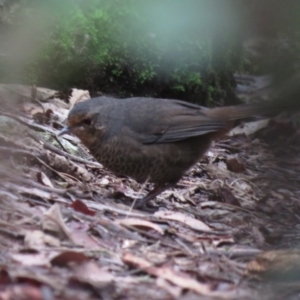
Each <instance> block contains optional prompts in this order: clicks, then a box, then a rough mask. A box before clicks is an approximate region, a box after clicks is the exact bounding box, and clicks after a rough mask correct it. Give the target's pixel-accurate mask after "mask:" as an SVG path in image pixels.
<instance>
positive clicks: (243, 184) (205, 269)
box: [0, 85, 300, 300]
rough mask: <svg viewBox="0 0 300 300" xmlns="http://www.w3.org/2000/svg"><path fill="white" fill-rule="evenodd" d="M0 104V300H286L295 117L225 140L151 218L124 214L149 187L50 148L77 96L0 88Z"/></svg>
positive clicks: (159, 202) (65, 144)
mask: <svg viewBox="0 0 300 300" xmlns="http://www.w3.org/2000/svg"><path fill="white" fill-rule="evenodd" d="M59 97H60V98H59ZM0 98H1V101H3V99H4V98H5V101H4V102H5V103H4V104H5V105H3V107H2V108H1V115H0V152H1V168H0V176H1V181H0V186H1V188H0V195H1V198H0V199H1V200H0V225H1V226H0V235H1V239H0V250H1V251H0V262H1V267H0V282H1V284H0V299H72V300H77V299H78V300H79V299H183V300H192V299H295V298H293V296H295V295H297V293H298V292H299V288H298V285H297V283H299V279H300V276H299V274H300V266H299V263H298V261H299V258H300V254H299V250H297V247H298V245H299V241H300V235H299V230H298V227H299V219H300V202H299V199H300V190H299V186H300V176H299V175H300V158H299V156H298V152H299V144H300V143H299V141H300V139H299V137H300V135H299V129H298V128H297V126H294V123H295V120H296V119H295V118H296V117H295V116H290V117H284V116H279V117H277V118H276V119H273V120H262V121H261V120H259V121H255V122H251V124H250V125H247V123H246V124H245V125H243V126H239V127H237V128H234V129H233V131H232V132H231V133H230V134H229V135H228V136H226V137H224V138H223V139H222V140H220V141H218V142H216V143H215V144H214V145H213V146H212V147H211V148H210V150H209V151H208V153H207V154H206V155H205V156H204V157H203V158H202V160H201V161H200V162H199V163H198V164H197V165H196V166H194V167H193V168H192V169H191V170H190V171H189V172H188V173H187V174H186V176H184V178H183V179H182V180H181V181H180V182H179V183H178V185H177V186H176V187H175V188H174V189H172V190H168V191H165V192H164V193H163V194H162V195H160V196H158V197H157V199H156V200H155V201H153V204H154V205H156V206H157V208H158V210H157V211H156V212H155V213H153V214H151V213H146V212H142V211H137V210H132V209H131V207H130V202H132V201H133V200H135V199H138V198H140V197H142V196H143V195H145V194H146V191H147V190H148V189H149V188H151V185H149V184H145V185H142V186H141V185H139V184H137V183H136V182H135V181H133V180H131V179H129V178H120V177H116V176H114V175H113V174H112V173H111V172H109V171H107V170H105V169H104V168H103V167H102V166H101V165H100V164H99V163H98V162H96V161H95V160H94V159H93V157H92V156H91V155H90V154H89V152H88V150H87V149H86V148H85V147H84V146H83V145H82V144H80V142H79V140H78V139H77V138H76V137H73V136H70V135H66V136H65V137H63V138H59V139H57V138H56V136H55V134H57V133H58V131H59V130H60V129H61V128H62V126H63V123H64V121H65V118H66V116H67V113H68V110H69V108H70V107H71V106H73V105H74V104H75V103H76V102H78V101H84V100H85V99H88V98H89V94H88V92H87V91H81V90H75V89H74V90H73V91H72V95H71V97H70V99H69V101H64V100H63V99H64V98H67V97H62V96H60V95H59V93H58V92H56V91H52V90H49V89H40V88H36V87H28V86H21V85H17V86H16V87H15V86H11V85H7V86H6V85H1V86H0ZM256 122H257V123H256ZM128 203H129V205H128Z"/></svg>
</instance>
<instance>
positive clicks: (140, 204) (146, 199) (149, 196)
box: [134, 182, 176, 209]
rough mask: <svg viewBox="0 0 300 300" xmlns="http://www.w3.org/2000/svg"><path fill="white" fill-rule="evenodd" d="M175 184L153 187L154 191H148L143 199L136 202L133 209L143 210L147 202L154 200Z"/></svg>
mask: <svg viewBox="0 0 300 300" xmlns="http://www.w3.org/2000/svg"><path fill="white" fill-rule="evenodd" d="M175 184H176V183H174V182H172V183H167V184H164V185H161V184H160V185H157V186H155V187H154V189H153V190H152V191H150V192H149V193H148V194H147V195H146V196H145V197H144V198H142V199H139V200H137V201H136V203H135V205H134V208H140V209H141V208H143V207H144V206H145V205H146V204H147V202H149V201H150V200H151V199H153V198H155V197H156V196H158V195H159V194H161V193H162V192H164V191H165V190H167V189H168V188H170V187H172V186H174V185H175Z"/></svg>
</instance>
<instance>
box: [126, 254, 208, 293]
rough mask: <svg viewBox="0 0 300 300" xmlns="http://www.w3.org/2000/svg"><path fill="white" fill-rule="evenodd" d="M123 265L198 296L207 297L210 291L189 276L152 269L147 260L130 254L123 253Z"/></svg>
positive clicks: (169, 269)
mask: <svg viewBox="0 0 300 300" xmlns="http://www.w3.org/2000/svg"><path fill="white" fill-rule="evenodd" d="M122 259H123V261H124V263H127V264H131V265H134V266H136V267H137V268H140V269H143V270H144V271H145V272H147V273H148V274H151V275H154V276H157V277H161V278H163V279H165V280H168V281H170V282H172V283H173V284H175V285H177V286H179V287H181V288H184V289H189V290H192V291H194V292H196V293H198V294H200V295H209V294H211V290H210V288H209V285H207V284H203V283H200V282H198V281H197V280H195V279H193V278H191V277H190V276H188V275H186V274H183V273H180V272H177V271H174V270H173V269H171V268H169V267H166V266H163V267H154V266H153V265H152V264H151V263H149V262H148V261H147V260H145V259H143V258H140V257H137V256H134V255H133V254H131V253H125V254H124V255H123V256H122Z"/></svg>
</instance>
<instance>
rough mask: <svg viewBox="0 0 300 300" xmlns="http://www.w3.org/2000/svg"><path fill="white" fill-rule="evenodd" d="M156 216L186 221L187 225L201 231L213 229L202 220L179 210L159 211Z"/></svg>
mask: <svg viewBox="0 0 300 300" xmlns="http://www.w3.org/2000/svg"><path fill="white" fill-rule="evenodd" d="M154 216H155V217H157V218H160V219H167V220H172V221H178V222H181V223H184V224H185V225H187V226H189V227H191V228H193V229H195V230H200V231H211V229H210V228H209V227H208V226H207V225H206V224H205V223H203V222H202V221H200V220H197V219H195V218H192V217H189V216H187V215H184V214H182V213H179V212H173V211H157V212H156V213H155V214H154Z"/></svg>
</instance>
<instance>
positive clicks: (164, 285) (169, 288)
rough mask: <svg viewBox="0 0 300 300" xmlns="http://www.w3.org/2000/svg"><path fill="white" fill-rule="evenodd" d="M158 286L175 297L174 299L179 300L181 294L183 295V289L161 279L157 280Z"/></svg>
mask: <svg viewBox="0 0 300 300" xmlns="http://www.w3.org/2000/svg"><path fill="white" fill-rule="evenodd" d="M156 285H157V286H158V287H160V288H163V289H164V290H165V291H167V292H168V293H169V294H171V295H172V297H174V299H177V298H178V297H179V296H180V295H181V293H182V288H181V287H179V286H174V285H172V284H170V283H169V282H168V281H167V280H165V279H163V278H161V277H159V278H157V279H156Z"/></svg>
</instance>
